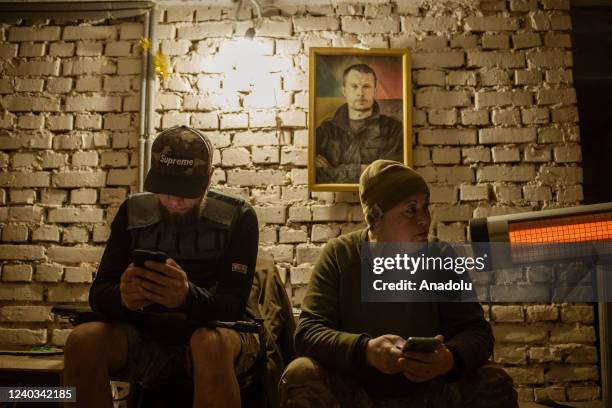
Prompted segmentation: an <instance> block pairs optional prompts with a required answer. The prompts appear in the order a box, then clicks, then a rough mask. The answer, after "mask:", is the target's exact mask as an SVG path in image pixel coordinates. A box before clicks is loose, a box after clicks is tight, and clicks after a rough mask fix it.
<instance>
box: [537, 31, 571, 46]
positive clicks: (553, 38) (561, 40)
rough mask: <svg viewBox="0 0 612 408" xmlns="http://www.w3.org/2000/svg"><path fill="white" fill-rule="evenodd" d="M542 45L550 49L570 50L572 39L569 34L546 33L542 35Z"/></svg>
mask: <svg viewBox="0 0 612 408" xmlns="http://www.w3.org/2000/svg"><path fill="white" fill-rule="evenodd" d="M544 45H545V46H547V47H551V48H571V46H572V39H571V36H570V35H569V34H561V33H552V32H548V33H546V34H544Z"/></svg>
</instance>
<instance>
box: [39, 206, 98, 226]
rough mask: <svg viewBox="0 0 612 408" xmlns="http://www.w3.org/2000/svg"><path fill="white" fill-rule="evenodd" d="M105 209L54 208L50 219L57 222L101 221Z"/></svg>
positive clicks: (50, 213)
mask: <svg viewBox="0 0 612 408" xmlns="http://www.w3.org/2000/svg"><path fill="white" fill-rule="evenodd" d="M103 215H104V211H103V210H102V209H99V208H69V207H64V208H54V209H50V210H49V216H48V219H49V221H50V222H55V223H73V222H83V223H91V222H101V221H102V220H103Z"/></svg>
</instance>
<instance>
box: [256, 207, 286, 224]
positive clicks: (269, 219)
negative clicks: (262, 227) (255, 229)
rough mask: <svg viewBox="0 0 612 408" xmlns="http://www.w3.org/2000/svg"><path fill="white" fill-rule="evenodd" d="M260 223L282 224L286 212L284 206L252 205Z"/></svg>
mask: <svg viewBox="0 0 612 408" xmlns="http://www.w3.org/2000/svg"><path fill="white" fill-rule="evenodd" d="M253 208H254V209H255V212H256V213H257V219H258V220H259V222H260V223H261V224H284V223H285V221H286V217H287V213H286V207H285V206H254V207H253Z"/></svg>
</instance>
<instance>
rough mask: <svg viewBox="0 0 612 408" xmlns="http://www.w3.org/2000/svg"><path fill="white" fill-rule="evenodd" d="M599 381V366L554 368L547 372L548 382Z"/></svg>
mask: <svg viewBox="0 0 612 408" xmlns="http://www.w3.org/2000/svg"><path fill="white" fill-rule="evenodd" d="M598 379H599V370H598V368H597V366H584V367H577V366H571V365H566V364H564V365H559V366H552V367H550V369H549V370H548V371H547V372H546V381H550V382H566V381H596V380H598Z"/></svg>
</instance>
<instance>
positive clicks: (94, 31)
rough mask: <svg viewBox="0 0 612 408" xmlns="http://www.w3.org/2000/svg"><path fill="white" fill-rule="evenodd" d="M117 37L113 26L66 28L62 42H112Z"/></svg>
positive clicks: (115, 28)
mask: <svg viewBox="0 0 612 408" xmlns="http://www.w3.org/2000/svg"><path fill="white" fill-rule="evenodd" d="M116 37H117V27H115V26H84V25H83V26H66V27H64V34H63V37H62V39H63V40H65V41H66V40H114V39H116Z"/></svg>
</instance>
